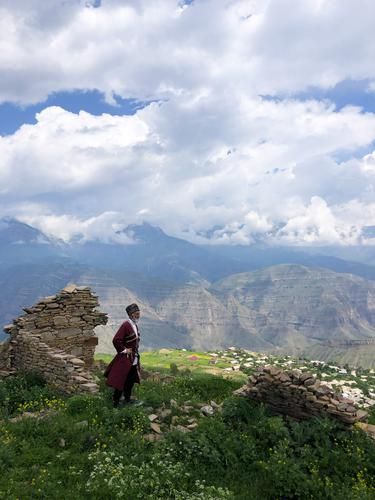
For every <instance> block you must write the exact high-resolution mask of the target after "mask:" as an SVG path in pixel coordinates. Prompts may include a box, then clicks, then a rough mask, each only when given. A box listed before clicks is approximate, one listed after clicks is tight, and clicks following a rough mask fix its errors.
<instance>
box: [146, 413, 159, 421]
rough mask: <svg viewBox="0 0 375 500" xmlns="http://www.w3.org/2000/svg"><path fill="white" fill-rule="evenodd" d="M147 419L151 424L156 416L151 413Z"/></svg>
mask: <svg viewBox="0 0 375 500" xmlns="http://www.w3.org/2000/svg"><path fill="white" fill-rule="evenodd" d="M148 419H149V420H150V422H153V421H154V420H157V419H158V416H157V415H155V413H152V414H151V415H149V416H148Z"/></svg>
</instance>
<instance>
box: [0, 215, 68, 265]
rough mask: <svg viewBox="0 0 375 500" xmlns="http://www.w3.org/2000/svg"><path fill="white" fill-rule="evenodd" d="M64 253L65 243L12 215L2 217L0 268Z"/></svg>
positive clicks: (0, 223) (0, 228)
mask: <svg viewBox="0 0 375 500" xmlns="http://www.w3.org/2000/svg"><path fill="white" fill-rule="evenodd" d="M63 254H64V244H63V243H62V242H61V241H60V240H55V239H52V238H49V237H48V236H46V235H45V234H44V233H42V232H41V231H39V230H38V229H35V228H34V227H32V226H29V225H28V224H24V223H23V222H20V221H18V220H16V219H13V218H11V217H4V218H2V219H0V269H4V268H7V267H10V266H12V265H17V264H21V263H26V262H28V263H35V262H37V261H41V260H43V259H45V258H46V257H47V258H48V257H54V256H58V255H63Z"/></svg>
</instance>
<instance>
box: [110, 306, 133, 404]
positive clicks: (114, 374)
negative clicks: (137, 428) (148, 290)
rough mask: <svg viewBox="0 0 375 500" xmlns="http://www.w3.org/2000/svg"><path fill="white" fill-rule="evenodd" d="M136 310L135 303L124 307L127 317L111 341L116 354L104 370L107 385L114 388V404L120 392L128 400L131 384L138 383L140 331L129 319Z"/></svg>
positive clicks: (117, 402)
mask: <svg viewBox="0 0 375 500" xmlns="http://www.w3.org/2000/svg"><path fill="white" fill-rule="evenodd" d="M137 311H139V307H138V306H137V304H131V305H130V306H128V307H127V308H126V312H127V313H128V314H129V319H128V320H127V321H125V322H124V323H123V324H122V325H121V326H120V328H119V329H118V331H117V333H116V335H115V336H114V337H113V341H112V343H113V345H114V347H115V349H116V351H117V354H116V356H115V357H114V358H113V360H112V361H111V362H110V364H109V365H108V367H107V369H106V371H105V372H104V376H105V377H107V385H109V386H111V387H113V388H114V389H115V391H114V394H113V403H114V406H118V404H119V401H120V398H121V395H122V393H124V397H125V401H130V397H131V391H132V388H133V385H134V384H135V383H137V384H139V383H140V374H139V370H140V363H139V352H138V347H139V339H140V333H139V328H138V325H137V324H136V323H135V322H134V321H133V320H132V319H131V316H132V314H133V313H134V312H137ZM127 349H131V353H127V352H126V351H127ZM124 351H125V352H124Z"/></svg>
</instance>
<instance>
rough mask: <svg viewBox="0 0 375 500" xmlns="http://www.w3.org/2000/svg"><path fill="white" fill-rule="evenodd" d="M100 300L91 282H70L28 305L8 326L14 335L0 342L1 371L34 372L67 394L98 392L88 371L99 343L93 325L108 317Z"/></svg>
mask: <svg viewBox="0 0 375 500" xmlns="http://www.w3.org/2000/svg"><path fill="white" fill-rule="evenodd" d="M98 304H99V303H98V298H97V296H96V295H94V294H92V293H91V290H90V288H89V287H81V286H76V285H68V286H67V287H66V288H64V289H63V290H61V291H60V292H59V293H57V294H56V295H53V296H51V297H45V298H44V299H42V300H40V301H39V302H38V303H37V304H35V305H34V306H32V307H25V308H24V311H25V314H23V315H22V316H20V317H19V318H17V319H15V320H14V321H13V323H12V324H10V325H7V326H5V327H4V331H5V332H6V333H8V334H9V335H10V339H9V340H8V341H6V342H4V343H3V344H0V376H6V375H10V374H14V373H17V371H33V372H36V373H39V374H40V375H42V376H43V378H44V379H45V380H46V381H47V382H49V383H51V384H53V385H55V386H57V387H58V388H59V389H60V390H62V391H63V392H65V393H67V394H74V393H85V392H89V393H94V392H97V391H98V385H97V382H96V380H95V378H94V377H93V375H92V373H91V371H90V370H91V369H92V367H93V363H94V353H95V346H96V345H97V344H98V338H97V337H96V336H95V333H94V328H95V327H96V326H98V325H104V324H106V323H107V320H108V318H107V314H105V313H102V312H99V311H97V310H96V307H97V306H98Z"/></svg>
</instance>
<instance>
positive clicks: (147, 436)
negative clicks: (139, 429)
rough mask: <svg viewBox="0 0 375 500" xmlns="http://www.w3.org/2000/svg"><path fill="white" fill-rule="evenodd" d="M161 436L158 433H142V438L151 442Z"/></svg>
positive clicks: (158, 439)
mask: <svg viewBox="0 0 375 500" xmlns="http://www.w3.org/2000/svg"><path fill="white" fill-rule="evenodd" d="M161 438H162V436H161V435H160V434H144V436H143V439H144V440H145V441H150V442H151V443H152V442H154V441H160V439H161Z"/></svg>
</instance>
